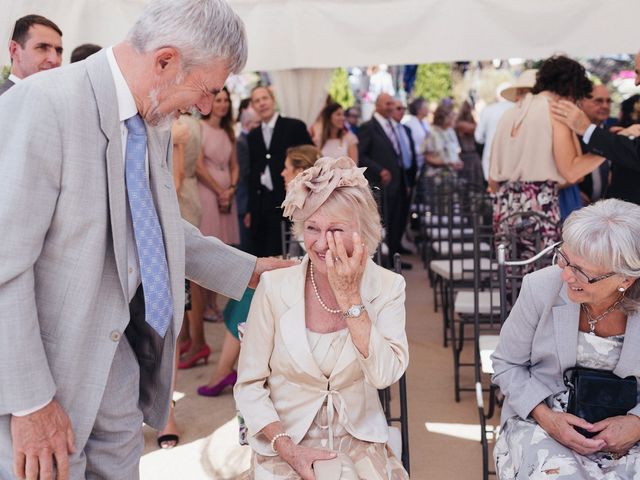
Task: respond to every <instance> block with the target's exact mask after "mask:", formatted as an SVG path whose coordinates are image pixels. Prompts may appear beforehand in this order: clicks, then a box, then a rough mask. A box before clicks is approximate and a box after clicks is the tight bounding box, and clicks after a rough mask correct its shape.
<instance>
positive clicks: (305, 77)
mask: <svg viewBox="0 0 640 480" xmlns="http://www.w3.org/2000/svg"><path fill="white" fill-rule="evenodd" d="M332 73H333V69H332V68H296V69H293V70H277V71H275V72H271V73H270V76H271V81H272V88H273V91H274V93H275V95H276V99H277V101H278V105H279V106H280V112H281V113H282V115H284V116H286V117H293V118H299V119H300V120H302V121H303V122H304V123H306V124H307V126H308V127H309V126H311V124H312V123H313V122H314V121H315V119H316V117H317V116H318V113H320V110H321V109H322V107H323V106H324V101H325V98H326V96H327V91H328V88H329V81H330V80H331V75H332Z"/></svg>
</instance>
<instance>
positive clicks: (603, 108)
mask: <svg viewBox="0 0 640 480" xmlns="http://www.w3.org/2000/svg"><path fill="white" fill-rule="evenodd" d="M578 106H579V107H580V109H581V110H582V111H583V112H584V113H585V114H586V115H587V117H588V118H589V120H590V121H591V123H594V124H595V125H597V126H598V128H605V122H606V121H607V120H608V119H609V115H610V114H611V95H609V90H608V89H607V87H606V86H604V85H594V86H593V89H592V90H591V94H590V95H589V96H588V97H587V98H583V99H582V100H580V101H579V102H578ZM583 149H586V148H585V146H584V145H583ZM610 168H611V167H610V165H609V161H608V160H607V161H605V162H602V164H600V166H599V167H598V168H597V169H596V170H594V171H593V172H591V173H590V174H589V175H586V176H585V177H584V180H583V181H582V182H580V183H579V184H578V187H579V188H580V192H581V194H582V197H583V200H585V201H586V202H587V203H591V202H596V201H598V200H600V199H601V198H604V196H605V193H606V191H607V187H608V186H609V171H610Z"/></svg>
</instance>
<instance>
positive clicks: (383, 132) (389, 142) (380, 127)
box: [371, 118, 398, 156]
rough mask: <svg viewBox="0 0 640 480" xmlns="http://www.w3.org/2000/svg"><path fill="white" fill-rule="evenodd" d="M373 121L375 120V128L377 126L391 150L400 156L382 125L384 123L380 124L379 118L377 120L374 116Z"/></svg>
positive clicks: (379, 133)
mask: <svg viewBox="0 0 640 480" xmlns="http://www.w3.org/2000/svg"><path fill="white" fill-rule="evenodd" d="M371 121H372V122H373V128H375V129H376V130H377V131H378V135H380V136H381V137H382V138H383V139H384V140H383V141H384V142H385V143H386V144H387V146H388V147H389V150H390V151H391V152H392V153H393V154H394V155H395V156H398V152H396V149H395V148H393V143H392V142H391V139H390V138H389V135H387V132H386V131H385V129H384V128H383V127H382V125H380V122H378V120H376V119H375V118H372V119H371Z"/></svg>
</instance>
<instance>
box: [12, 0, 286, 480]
mask: <svg viewBox="0 0 640 480" xmlns="http://www.w3.org/2000/svg"><path fill="white" fill-rule="evenodd" d="M246 52H247V50H246V36H245V32H244V27H243V25H242V22H241V21H240V19H239V18H238V17H237V16H236V14H235V13H234V12H233V11H232V10H231V9H230V7H229V6H228V5H227V4H226V3H225V2H224V0H152V1H151V2H150V3H149V4H148V5H147V7H146V8H145V11H144V12H143V14H142V16H141V17H140V18H139V20H138V21H137V22H136V24H135V25H134V27H133V28H132V30H131V31H130V32H129V35H128V37H127V39H126V41H124V42H122V43H120V44H117V45H115V46H114V47H112V48H108V49H106V50H104V51H102V52H100V53H98V54H96V55H94V56H92V57H91V58H89V59H88V60H87V61H85V62H80V63H76V64H73V65H71V66H69V67H65V68H62V69H55V70H52V71H50V72H44V73H42V74H40V75H35V76H33V77H30V78H28V79H26V80H25V81H24V82H21V83H20V84H19V85H16V86H15V87H13V88H12V89H11V90H10V91H9V92H7V93H6V94H5V95H3V96H2V97H0V231H2V232H3V233H2V248H0V478H2V479H3V480H4V479H11V478H14V475H15V476H16V477H21V478H25V477H26V478H29V479H36V478H42V479H50V478H58V479H66V478H73V479H80V478H113V479H131V478H133V479H135V478H138V465H139V460H140V456H141V453H142V450H143V437H142V422H143V421H144V422H147V423H148V424H149V425H151V426H153V427H155V428H161V427H162V426H163V425H164V423H165V422H166V419H167V415H168V409H169V401H170V394H171V372H172V368H173V358H174V350H175V339H176V334H177V332H178V330H179V328H180V322H181V320H182V316H183V302H184V283H183V282H184V277H185V274H186V277H188V278H189V279H191V280H192V281H194V282H196V283H198V284H201V285H203V286H204V287H206V288H208V289H211V290H215V291H218V292H220V293H222V294H224V295H228V296H231V297H234V298H240V297H241V296H242V293H243V292H244V290H245V288H246V287H247V285H248V284H249V285H255V284H256V283H257V280H258V277H259V275H260V273H261V272H262V271H264V270H265V269H270V268H274V267H277V266H281V263H282V261H276V260H265V259H258V260H256V258H255V257H252V256H250V255H247V254H244V253H242V252H240V251H238V250H235V249H233V248H230V247H227V246H225V245H224V244H223V243H222V242H220V241H218V240H217V239H215V238H206V237H203V236H202V235H201V234H200V232H199V231H198V230H197V229H195V228H193V227H192V226H190V225H189V224H188V223H186V222H184V221H182V220H181V218H180V213H179V210H178V203H177V200H176V194H175V190H174V187H173V180H172V175H171V158H170V152H171V148H170V147H171V139H170V130H169V128H168V127H169V125H170V123H171V121H172V120H173V118H175V117H176V114H177V113H178V111H179V110H186V109H190V108H193V107H195V108H197V109H198V110H200V111H201V112H203V113H208V112H209V111H210V109H211V105H212V100H213V97H214V95H215V94H216V92H217V91H218V90H219V89H220V88H222V86H223V84H224V81H225V79H226V77H227V75H228V74H229V72H237V71H239V70H241V69H242V67H243V66H244V63H245V61H246V55H247V53H246Z"/></svg>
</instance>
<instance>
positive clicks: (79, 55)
mask: <svg viewBox="0 0 640 480" xmlns="http://www.w3.org/2000/svg"><path fill="white" fill-rule="evenodd" d="M100 50H102V47H101V46H100V45H96V44H94V43H83V44H82V45H78V46H77V47H76V48H74V49H73V52H71V63H76V62H80V61H81V60H84V59H85V58H87V57H90V56H91V55H93V54H94V53H97V52H99V51H100Z"/></svg>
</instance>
